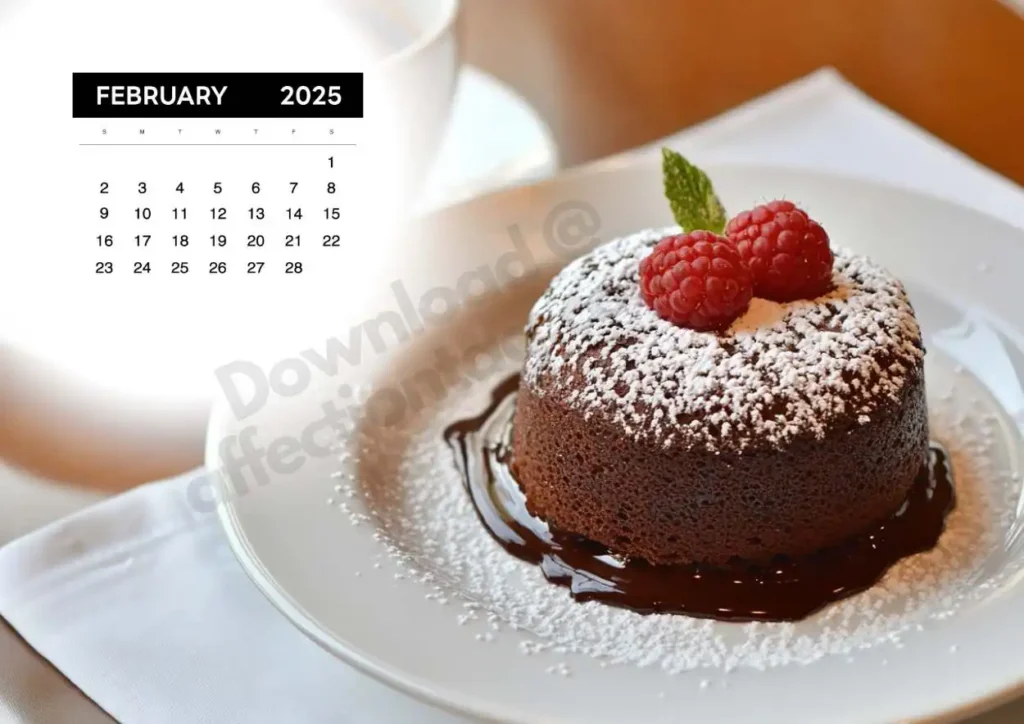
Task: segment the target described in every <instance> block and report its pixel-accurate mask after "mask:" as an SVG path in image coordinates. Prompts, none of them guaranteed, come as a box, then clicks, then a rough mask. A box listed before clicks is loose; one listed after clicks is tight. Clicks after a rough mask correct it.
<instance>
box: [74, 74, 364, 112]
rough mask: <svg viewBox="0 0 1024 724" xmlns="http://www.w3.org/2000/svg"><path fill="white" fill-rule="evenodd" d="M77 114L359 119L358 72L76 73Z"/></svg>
mask: <svg viewBox="0 0 1024 724" xmlns="http://www.w3.org/2000/svg"><path fill="white" fill-rule="evenodd" d="M73 114H74V117H75V118H362V117H363V74H362V73H75V74H74V102H73Z"/></svg>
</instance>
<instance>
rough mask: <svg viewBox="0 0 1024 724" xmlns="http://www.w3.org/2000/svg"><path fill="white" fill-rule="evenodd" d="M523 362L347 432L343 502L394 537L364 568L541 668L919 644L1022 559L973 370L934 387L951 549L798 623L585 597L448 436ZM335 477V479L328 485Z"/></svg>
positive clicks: (751, 664)
mask: <svg viewBox="0 0 1024 724" xmlns="http://www.w3.org/2000/svg"><path fill="white" fill-rule="evenodd" d="M501 341H502V340H495V342H494V344H495V345H498V344H499V343H500V342H501ZM929 364H930V368H929V371H928V375H929V380H930V381H931V382H936V381H939V382H941V381H943V380H951V379H954V375H953V373H952V364H951V363H949V362H948V361H946V360H945V359H944V358H943V357H942V355H941V353H939V354H937V355H930V363H929ZM947 368H948V369H947ZM514 369H515V365H514V363H509V364H508V365H507V366H506V368H504V369H498V370H495V371H494V373H493V377H491V378H490V379H482V380H480V381H479V383H478V384H475V385H474V386H473V387H472V388H469V389H464V390H462V391H459V392H453V393H452V394H451V395H449V396H448V397H446V398H445V399H444V400H443V401H442V402H439V403H437V404H432V405H431V406H430V407H429V408H427V409H425V410H424V411H423V414H422V415H417V416H415V417H412V416H410V418H408V419H406V420H403V421H402V424H401V425H399V426H397V427H391V428H383V427H379V426H378V427H373V426H366V427H365V428H363V429H361V430H360V431H359V433H358V434H357V435H355V436H353V437H352V438H351V439H347V440H346V441H345V445H346V450H347V452H345V453H343V457H342V459H341V460H340V461H339V468H340V469H341V470H343V471H344V474H343V476H342V478H341V479H342V480H343V481H344V482H343V486H344V488H345V492H354V493H355V494H356V500H355V501H353V506H352V508H351V510H349V511H343V512H344V513H345V515H346V516H347V517H348V518H349V519H350V520H351V521H352V522H353V523H354V524H364V523H366V522H367V520H369V521H371V525H370V526H369V527H370V528H371V529H373V531H374V533H373V535H374V537H375V538H376V539H377V540H378V541H379V542H380V544H381V561H382V563H381V564H380V565H381V566H382V569H380V570H378V565H377V564H375V565H374V566H373V569H372V570H367V569H366V568H363V570H364V575H379V576H385V577H387V578H389V579H390V578H392V577H393V576H394V574H395V573H396V572H399V573H401V574H402V575H403V579H401V580H400V581H397V582H396V583H395V585H401V586H418V587H419V588H420V589H421V590H422V591H423V594H424V596H425V597H426V598H427V599H429V600H430V601H431V602H433V603H435V604H437V605H444V606H447V607H448V608H449V609H450V610H451V621H452V629H451V632H450V634H449V635H452V636H466V637H469V638H470V639H471V640H475V641H479V645H481V646H486V645H493V641H496V640H497V639H498V638H500V637H503V636H513V637H515V640H516V642H517V648H518V650H519V651H520V652H521V653H522V654H523V655H525V656H530V657H536V658H537V664H538V666H539V667H540V669H541V670H542V671H546V670H549V669H550V671H552V672H558V673H560V672H561V671H563V670H566V671H567V670H568V669H567V668H566V669H561V668H558V667H557V666H556V664H557V662H558V661H559V660H561V658H562V657H565V656H567V655H569V654H575V655H584V656H589V657H595V658H596V659H597V660H598V661H599V662H600V663H601V665H602V666H637V667H645V668H653V669H657V670H661V671H663V672H665V673H666V674H670V675H671V674H679V673H681V672H684V671H687V670H691V669H697V668H702V669H707V668H711V667H714V668H717V669H719V670H725V671H728V670H732V669H737V668H754V669H766V668H772V667H779V666H788V665H794V664H810V663H812V662H814V661H817V660H819V659H821V658H823V657H828V656H843V657H847V656H850V655H852V654H855V653H857V652H858V651H862V650H866V649H873V648H876V647H891V648H893V649H899V648H901V647H903V646H904V645H907V644H910V643H912V641H913V640H914V637H917V636H926V635H928V633H927V632H928V629H929V628H930V625H931V624H933V623H934V622H937V621H939V620H942V619H945V618H949V617H951V616H954V615H956V614H957V612H958V611H960V610H961V609H963V608H964V607H965V606H970V605H971V604H972V603H973V602H977V601H979V600H982V599H983V598H984V597H986V596H987V595H990V594H991V592H992V591H994V590H997V589H998V588H999V586H1000V585H1001V583H1002V582H1003V581H1005V580H1006V578H1007V577H1008V576H1013V575H1015V573H1016V571H1018V570H1019V569H1020V567H1021V559H1022V558H1024V556H1020V555H1007V554H1006V552H1005V551H1004V548H1003V547H1004V545H1005V543H1004V542H1005V541H1008V540H1011V539H1012V538H1013V530H1014V527H1015V526H1019V521H1018V520H1017V517H1016V513H1015V507H1016V503H1017V501H1018V499H1019V497H1020V487H1021V486H1020V483H1019V482H1014V481H1013V480H1012V479H1011V476H1013V475H1015V474H1016V472H1017V471H1016V470H1015V469H1013V468H1012V466H1011V465H1010V463H1008V462H1007V455H1006V450H1007V445H1008V444H1017V443H1016V442H1013V443H1009V442H1008V441H1007V439H1006V438H1005V437H1004V432H1001V431H1002V430H1004V428H1003V427H1002V426H1001V425H1002V423H1001V422H1000V419H1001V418H1000V417H999V413H998V410H999V408H998V406H997V404H996V403H995V402H994V401H993V400H992V399H991V398H990V397H988V396H987V394H986V393H985V392H984V391H983V390H982V388H981V387H980V386H979V385H978V384H977V382H976V381H975V380H974V378H973V377H971V376H969V375H960V376H956V377H955V379H956V386H955V394H953V395H952V396H945V395H943V396H942V399H938V400H930V411H931V419H930V424H931V429H932V432H933V436H934V437H936V438H937V439H938V440H940V441H941V442H944V443H945V444H946V445H947V447H948V448H949V450H950V453H951V462H952V465H953V469H954V472H955V478H956V490H957V496H958V504H957V508H956V509H955V511H954V512H953V513H952V514H951V516H950V518H949V520H948V525H947V531H946V533H945V534H944V535H943V537H942V539H941V540H940V543H939V545H938V547H937V548H936V549H934V550H932V551H930V552H927V553H924V554H920V555H917V556H913V557H911V558H908V559H906V560H904V561H902V562H900V563H899V564H897V565H896V566H895V567H894V568H893V569H892V570H890V572H889V573H888V574H887V575H886V577H885V578H884V579H883V581H882V582H880V583H879V584H878V585H876V586H874V587H873V588H871V589H870V590H869V591H866V592H864V593H862V594H859V595H857V596H854V597H852V598H849V599H846V600H843V601H841V602H839V603H836V604H833V605H831V606H829V607H828V608H826V609H825V610H824V611H822V612H821V613H819V614H817V615H815V616H813V617H811V618H810V619H808V620H806V621H801V622H798V623H751V624H727V623H719V622H714V621H707V620H699V619H693V618H688V617H686V616H674V615H650V616H642V615H639V614H635V613H632V612H630V611H626V610H623V609H617V608H612V607H609V606H605V605H603V604H600V603H597V602H589V603H584V604H580V603H576V602H574V601H573V600H572V599H571V598H570V597H569V595H568V592H567V591H566V590H565V589H564V588H563V587H560V586H556V585H553V584H551V583H549V582H548V581H546V580H545V579H544V578H543V576H542V574H541V572H540V570H539V569H538V568H537V567H536V566H534V565H531V564H528V563H524V562H522V561H520V560H518V559H516V558H514V557H513V556H511V555H509V554H508V553H507V552H506V551H505V550H504V549H503V548H502V547H501V546H500V545H498V544H497V543H496V542H495V541H494V540H492V539H491V537H490V536H489V535H488V533H487V532H486V530H485V529H484V528H483V526H482V525H481V524H480V523H479V521H478V520H477V517H476V513H475V511H474V509H473V506H472V504H471V502H470V500H469V496H468V495H467V494H466V491H465V489H464V488H463V485H462V481H461V479H460V477H459V475H458V473H457V472H456V470H455V469H454V465H453V460H452V457H451V452H450V451H449V450H448V449H447V447H446V446H445V444H444V442H443V440H442V435H441V431H442V429H443V428H444V427H445V426H446V425H447V424H449V423H450V422H451V421H453V420H455V419H460V418H464V417H467V416H470V415H474V414H477V413H479V412H480V411H481V410H482V409H483V407H484V406H485V405H486V402H487V399H488V396H489V393H490V390H491V389H492V388H493V386H494V385H495V384H496V383H497V381H498V380H500V379H502V377H503V376H504V375H506V374H507V373H509V372H511V371H514ZM936 389H940V388H938V387H937V388H936ZM335 483H337V480H325V483H324V484H325V489H331V486H332V485H333V484H335ZM357 503H358V505H357ZM484 633H488V634H489V638H488V637H485V636H483V634H484ZM478 636H479V637H480V638H477V637H478ZM894 653H895V652H894ZM570 663H571V662H570ZM556 675H558V674H557V673H556Z"/></svg>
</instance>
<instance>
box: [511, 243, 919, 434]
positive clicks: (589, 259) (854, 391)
mask: <svg viewBox="0 0 1024 724" xmlns="http://www.w3.org/2000/svg"><path fill="white" fill-rule="evenodd" d="M679 231H680V230H679V228H678V227H669V228H665V229H651V230H646V231H641V232H639V233H636V234H633V235H630V236H627V237H623V238H621V239H617V240H615V241H612V242H609V243H607V244H604V245H602V246H600V247H598V248H597V249H595V250H594V251H592V252H591V253H590V254H587V255H586V256H583V257H580V258H579V259H576V260H575V261H573V262H572V263H571V264H569V265H568V266H567V267H565V269H563V270H562V271H561V272H560V273H559V274H558V275H557V276H556V277H555V279H554V280H553V281H552V283H551V285H550V287H549V288H548V289H547V291H546V292H545V293H544V294H543V295H542V296H541V297H540V299H539V300H538V301H537V303H536V304H535V305H534V307H533V310H532V311H531V313H530V318H529V321H528V323H527V329H526V334H527V355H526V364H525V367H524V381H525V383H526V384H527V385H528V386H529V389H530V390H531V391H532V392H533V393H534V394H537V395H538V396H541V397H543V396H546V395H559V396H560V397H561V398H563V399H564V400H565V401H566V403H567V404H569V405H571V406H573V407H575V408H577V409H579V410H581V411H582V412H583V413H584V415H585V416H586V417H587V418H590V417H592V416H596V417H597V418H598V419H603V420H605V421H608V422H610V423H612V424H614V425H616V426H618V427H619V428H621V429H622V430H623V431H624V433H625V434H626V435H627V436H628V437H630V438H632V439H634V440H636V441H638V442H644V443H647V444H653V445H660V446H662V447H666V448H668V447H673V446H694V445H700V446H703V447H705V448H707V449H709V450H712V451H726V450H733V451H742V450H745V449H750V448H758V447H763V446H766V445H767V446H775V447H778V446H781V445H783V444H785V443H786V442H788V441H791V440H792V439H794V438H797V437H804V436H811V437H816V438H821V437H824V436H825V435H826V434H827V432H828V431H829V430H830V429H832V428H833V427H834V426H835V425H837V424H843V425H848V424H850V422H851V420H852V421H853V424H866V423H867V422H870V420H871V416H872V414H874V413H876V412H878V411H879V410H880V409H882V408H884V407H885V406H888V405H892V404H894V403H895V402H897V401H898V400H899V398H900V394H901V391H902V390H903V388H904V386H905V385H906V384H907V382H908V381H909V380H912V379H916V377H918V376H919V375H920V374H921V370H920V368H921V362H922V359H923V356H924V349H923V347H922V344H921V332H920V328H919V327H918V324H917V320H916V318H915V317H914V311H913V308H912V307H911V305H910V302H909V300H908V299H907V296H906V293H905V292H904V289H903V286H902V284H901V283H900V282H899V280H897V279H896V278H895V277H893V276H892V275H891V274H889V273H888V272H887V271H886V270H884V269H883V268H881V267H879V266H878V265H876V264H874V263H873V262H871V261H870V260H869V259H867V258H865V257H863V256H858V255H855V254H853V253H851V252H850V251H848V250H846V249H842V248H837V249H835V267H834V271H833V284H834V289H833V290H832V291H831V292H830V293H828V294H826V295H825V296H822V297H819V298H818V299H815V300H800V301H796V302H789V303H784V304H779V303H775V302H770V301H767V300H764V299H754V300H753V301H752V302H751V304H750V308H749V309H748V310H747V312H746V313H745V314H744V315H743V316H741V317H740V318H738V319H737V320H736V321H735V322H733V324H732V325H731V326H730V327H729V328H728V329H726V330H725V331H724V332H720V333H714V332H697V331H694V330H690V329H686V328H682V327H678V326H676V325H674V324H672V323H671V322H668V321H666V320H664V319H661V318H660V317H659V316H658V315H657V314H656V313H655V312H654V311H652V310H651V309H649V308H648V307H647V306H646V305H645V304H644V302H643V300H642V298H641V295H640V291H639V286H638V283H637V278H638V273H639V271H638V268H639V264H640V260H641V259H643V258H644V257H645V256H646V255H647V254H648V253H650V250H651V248H652V247H653V245H654V244H655V243H657V241H658V240H659V239H661V238H663V237H664V236H666V235H668V234H676V233H679Z"/></svg>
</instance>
